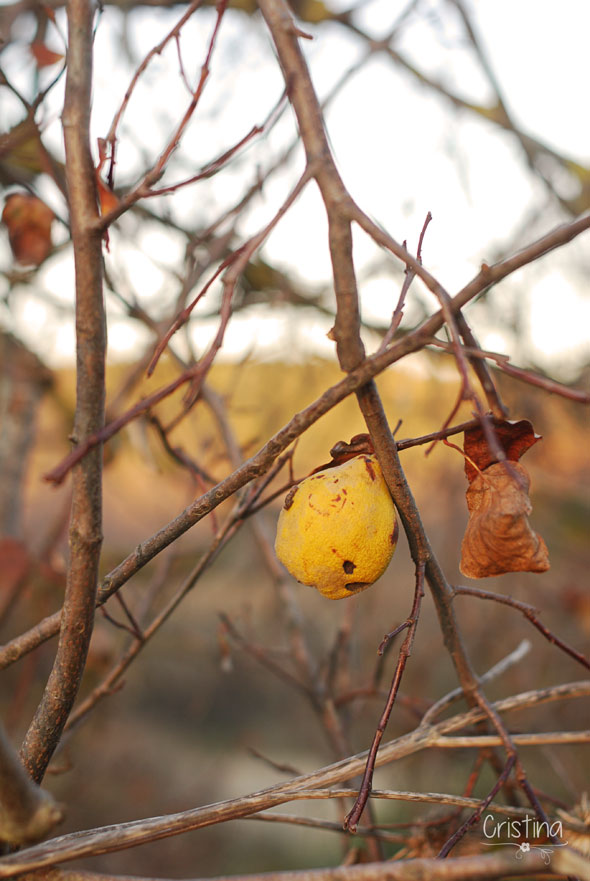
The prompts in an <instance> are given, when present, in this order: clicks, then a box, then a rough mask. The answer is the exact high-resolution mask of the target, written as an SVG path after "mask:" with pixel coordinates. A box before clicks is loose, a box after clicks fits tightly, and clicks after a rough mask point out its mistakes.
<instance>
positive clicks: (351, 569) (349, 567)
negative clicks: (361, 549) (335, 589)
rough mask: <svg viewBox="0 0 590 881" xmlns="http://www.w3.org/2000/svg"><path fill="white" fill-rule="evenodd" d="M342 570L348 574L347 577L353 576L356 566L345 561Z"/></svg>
mask: <svg viewBox="0 0 590 881" xmlns="http://www.w3.org/2000/svg"><path fill="white" fill-rule="evenodd" d="M342 568H343V569H344V571H345V572H346V574H347V575H352V573H353V572H354V570H355V569H356V566H355V564H354V563H353V562H352V560H345V561H344V563H343V564H342ZM347 587H348V585H347Z"/></svg>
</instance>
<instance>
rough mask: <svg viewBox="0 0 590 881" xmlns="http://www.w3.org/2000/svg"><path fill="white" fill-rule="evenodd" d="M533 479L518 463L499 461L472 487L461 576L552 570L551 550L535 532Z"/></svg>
mask: <svg viewBox="0 0 590 881" xmlns="http://www.w3.org/2000/svg"><path fill="white" fill-rule="evenodd" d="M529 485H530V480H529V476H528V474H527V472H526V469H525V468H523V466H522V465H520V463H518V462H510V463H509V464H503V463H496V464H495V465H490V466H489V468H486V470H485V471H484V472H482V473H481V474H478V475H477V476H476V477H475V479H474V480H473V481H472V482H471V484H470V485H469V487H468V489H467V507H468V508H469V523H468V524H467V529H466V531H465V535H464V537H463V544H462V546H461V566H460V568H461V572H462V573H463V575H466V576H467V577H468V578H487V577H488V576H491V575H504V574H505V573H506V572H546V571H547V569H549V555H548V553H547V546H546V545H545V542H544V541H543V539H542V538H541V536H540V535H537V533H536V532H534V531H533V530H532V529H531V526H530V524H529V520H528V515H529V514H530V513H531V510H532V505H531V502H530V499H529Z"/></svg>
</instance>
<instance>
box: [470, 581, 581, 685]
mask: <svg viewBox="0 0 590 881" xmlns="http://www.w3.org/2000/svg"><path fill="white" fill-rule="evenodd" d="M453 592H454V594H455V595H456V596H472V597H478V598H479V599H482V600H493V601H494V602H496V603H502V604H503V605H505V606H511V607H512V608H513V609H517V610H518V611H519V612H522V614H523V615H524V616H525V618H526V619H527V620H528V621H530V622H531V624H532V625H533V627H536V628H537V630H538V631H539V633H542V634H543V636H544V637H545V639H547V640H548V641H549V642H551V643H553V645H556V646H557V647H558V648H560V649H561V650H562V651H563V652H565V653H566V654H567V655H569V656H570V658H573V659H574V660H575V661H577V662H578V663H579V664H582V666H583V667H586V669H587V670H590V659H588V658H587V657H586V656H585V655H583V654H582V653H581V652H578V651H576V649H574V648H572V647H571V646H570V645H568V644H567V643H566V642H564V641H563V640H562V639H560V638H559V637H558V636H556V635H555V634H554V633H553V632H552V631H551V630H549V628H548V627H545V625H544V624H542V623H541V621H539V618H538V611H539V610H538V609H535V607H534V606H531V605H529V604H528V603H524V602H522V600H515V599H513V597H510V596H506V595H505V594H499V593H492V592H491V591H488V590H482V589H481V588H479V587H455V588H453Z"/></svg>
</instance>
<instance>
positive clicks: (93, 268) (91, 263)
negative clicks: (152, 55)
mask: <svg viewBox="0 0 590 881" xmlns="http://www.w3.org/2000/svg"><path fill="white" fill-rule="evenodd" d="M67 13H68V32H69V48H68V72H67V78H66V96H65V104H64V111H63V129H64V139H65V149H66V165H67V182H68V193H69V200H70V218H71V229H72V241H73V245H74V263H75V273H76V341H77V357H76V367H77V387H76V415H75V420H74V432H73V436H74V442H75V443H83V442H84V441H85V439H86V438H88V437H90V436H92V435H93V434H95V433H96V432H97V431H99V430H100V429H101V428H102V425H103V423H104V399H105V377H104V361H105V348H106V334H105V316H104V305H103V299H102V253H101V237H100V234H97V233H96V232H94V231H93V228H92V227H93V223H94V222H95V220H96V217H97V216H98V211H97V202H96V185H95V177H94V166H93V162H92V156H91V152H90V143H89V134H88V132H89V120H90V96H91V84H92V36H93V17H94V6H93V4H92V3H91V2H90V0H70V2H69V3H68V8H67ZM101 480H102V447H101V446H100V445H98V446H97V447H96V448H95V449H93V450H92V452H91V453H89V454H88V455H87V456H86V457H85V458H84V460H83V461H82V462H81V463H80V464H78V465H77V466H76V468H75V469H74V471H73V475H72V511H71V519H70V535H69V544H70V562H69V568H68V576H67V584H66V595H65V600H64V606H63V611H62V615H61V622H60V638H59V644H58V648H57V654H56V657H55V662H54V665H53V669H52V671H51V674H50V676H49V680H48V682H47V685H46V688H45V691H44V694H43V697H42V699H41V703H40V704H39V707H38V708H37V711H36V713H35V716H34V718H33V721H32V722H31V725H30V727H29V730H28V731H27V734H26V737H25V740H24V743H23V746H22V757H23V762H24V764H25V766H26V768H27V770H28V771H29V773H30V775H31V777H32V778H33V779H34V780H36V781H37V782H39V781H40V780H41V779H42V778H43V775H44V773H45V770H46V768H47V765H48V764H49V761H50V759H51V756H52V754H53V752H54V750H55V748H56V746H57V744H58V742H59V740H60V737H61V734H62V731H63V728H64V726H65V724H66V721H67V718H68V714H69V712H70V710H71V708H72V706H73V703H74V700H75V698H76V695H77V693H78V688H79V685H80V680H81V678H82V673H83V670H84V665H85V662H86V655H87V652H88V645H89V643H90V637H91V635H92V627H93V621H94V609H95V606H96V589H97V585H98V562H99V558H100V549H101V544H102V493H101Z"/></svg>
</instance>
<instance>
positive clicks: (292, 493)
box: [283, 486, 299, 511]
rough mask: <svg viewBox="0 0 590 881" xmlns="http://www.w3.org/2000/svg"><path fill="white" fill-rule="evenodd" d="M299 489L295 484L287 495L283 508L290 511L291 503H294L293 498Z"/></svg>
mask: <svg viewBox="0 0 590 881" xmlns="http://www.w3.org/2000/svg"><path fill="white" fill-rule="evenodd" d="M298 489H299V487H298V486H293V487H291V489H290V490H289V492H288V493H287V495H286V496H285V501H284V502H283V508H284V509H285V511H288V510H289V508H290V507H291V505H292V504H293V499H294V498H295V493H296V492H297V490H298Z"/></svg>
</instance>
